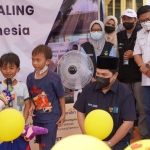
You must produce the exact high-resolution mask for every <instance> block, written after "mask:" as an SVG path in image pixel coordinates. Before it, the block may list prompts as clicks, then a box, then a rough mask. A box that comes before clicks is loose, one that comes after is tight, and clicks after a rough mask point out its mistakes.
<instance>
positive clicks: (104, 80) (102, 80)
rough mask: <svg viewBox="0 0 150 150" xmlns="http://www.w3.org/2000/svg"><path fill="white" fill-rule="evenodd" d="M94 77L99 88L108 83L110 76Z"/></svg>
mask: <svg viewBox="0 0 150 150" xmlns="http://www.w3.org/2000/svg"><path fill="white" fill-rule="evenodd" d="M95 79H96V81H97V82H98V84H99V88H100V89H102V88H105V87H107V86H109V84H110V78H103V77H98V76H96V77H95Z"/></svg>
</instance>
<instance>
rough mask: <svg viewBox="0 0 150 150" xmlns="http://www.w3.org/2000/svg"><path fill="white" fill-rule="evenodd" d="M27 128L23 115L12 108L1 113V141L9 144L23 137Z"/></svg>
mask: <svg viewBox="0 0 150 150" xmlns="http://www.w3.org/2000/svg"><path fill="white" fill-rule="evenodd" d="M24 126H25V120H24V117H23V115H22V114H21V113H20V112H19V111H17V110H15V109H12V108H8V109H4V110H3V111H1V112H0V141H3V142H8V141H12V140H14V139H16V138H17V137H19V136H20V135H21V133H22V132H23V129H24Z"/></svg>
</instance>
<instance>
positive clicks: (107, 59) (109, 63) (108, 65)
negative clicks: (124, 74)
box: [97, 56, 119, 70]
mask: <svg viewBox="0 0 150 150" xmlns="http://www.w3.org/2000/svg"><path fill="white" fill-rule="evenodd" d="M97 68H99V69H109V70H115V69H118V68H119V58H117V57H111V56H98V57H97Z"/></svg>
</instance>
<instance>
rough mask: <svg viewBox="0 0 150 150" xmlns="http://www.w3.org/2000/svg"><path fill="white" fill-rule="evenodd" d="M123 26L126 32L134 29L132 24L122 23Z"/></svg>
mask: <svg viewBox="0 0 150 150" xmlns="http://www.w3.org/2000/svg"><path fill="white" fill-rule="evenodd" d="M123 26H124V28H125V29H126V30H130V29H132V28H133V27H134V22H124V23H123Z"/></svg>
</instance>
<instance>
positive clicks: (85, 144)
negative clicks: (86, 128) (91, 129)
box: [51, 134, 110, 150]
mask: <svg viewBox="0 0 150 150" xmlns="http://www.w3.org/2000/svg"><path fill="white" fill-rule="evenodd" d="M51 150H110V148H109V146H108V145H106V144H105V143H104V142H103V141H101V140H99V139H97V138H95V137H92V136H89V135H84V134H76V135H71V136H68V137H66V138H64V139H62V140H61V141H59V142H58V143H56V144H55V145H54V146H53V147H52V149H51Z"/></svg>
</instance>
